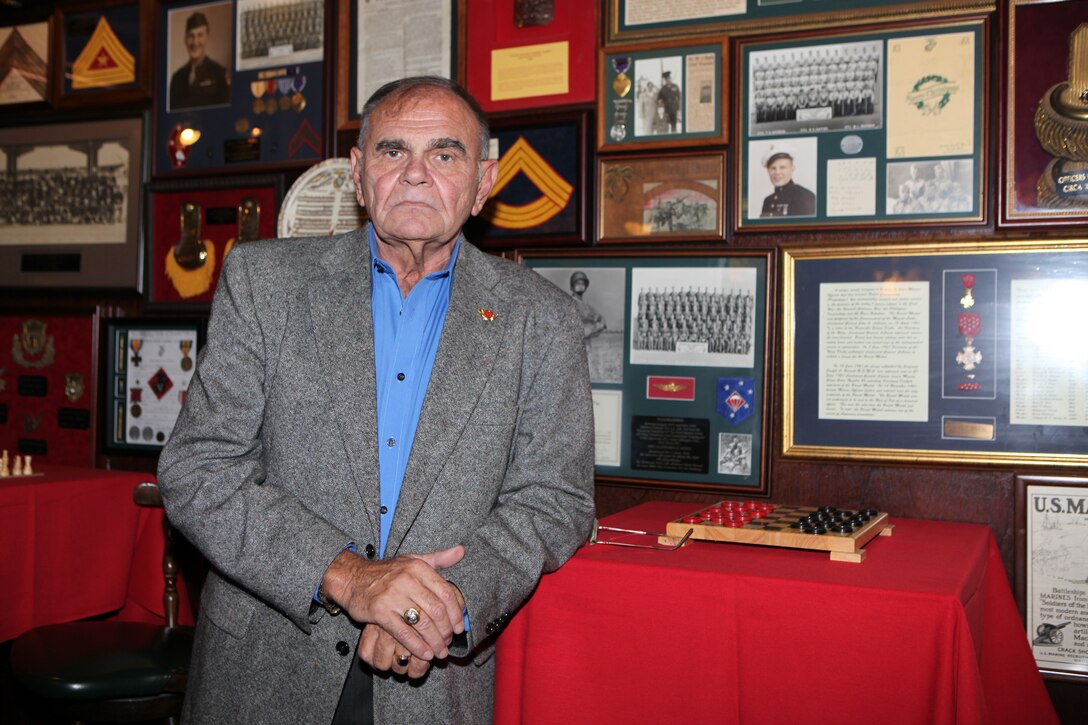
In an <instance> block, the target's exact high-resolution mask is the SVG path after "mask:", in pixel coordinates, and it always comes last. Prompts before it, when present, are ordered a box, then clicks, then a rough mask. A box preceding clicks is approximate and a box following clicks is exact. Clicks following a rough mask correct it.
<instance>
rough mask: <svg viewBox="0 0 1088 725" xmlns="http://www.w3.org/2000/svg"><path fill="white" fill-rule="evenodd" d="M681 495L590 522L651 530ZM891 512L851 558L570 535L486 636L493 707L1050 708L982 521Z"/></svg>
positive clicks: (568, 716) (802, 714)
mask: <svg viewBox="0 0 1088 725" xmlns="http://www.w3.org/2000/svg"><path fill="white" fill-rule="evenodd" d="M813 503H817V504H818V503H821V502H818V501H817V502H813ZM827 503H834V502H827ZM692 508H693V506H692V504H691V503H684V502H653V503H647V504H643V505H641V506H638V507H635V508H633V509H630V510H628V511H625V512H622V513H619V514H615V515H613V516H609V517H606V518H605V519H603V520H602V521H601V523H602V526H613V527H620V528H629V529H637V530H641V531H663V530H664V527H665V523H666V522H668V521H670V520H672V519H675V518H677V517H679V516H682V515H684V514H685V513H688V512H690V511H691V509H692ZM892 523H894V524H895V526H896V528H895V531H894V533H893V535H892V536H888V537H884V536H878V537H877V538H876V539H874V540H873V541H872V542H870V543H869V544H868V546H867V552H868V556H867V557H866V559H865V561H864V562H863V563H860V564H855V563H844V562H835V561H831V560H829V559H828V557H827V554H826V553H825V552H817V551H801V550H795V549H778V548H772V547H763V546H755V547H753V546H745V545H743V544H724V543H714V542H706V541H696V542H694V543H691V544H689V545H688V546H687V547H685V548H682V549H679V550H676V551H667V552H666V551H649V550H646V549H632V548H621V547H618V546H607V545H603V544H597V545H595V546H585V547H583V548H582V549H581V550H579V551H578V552H577V553H576V554H575V556H574V558H573V559H571V561H569V562H567V564H566V565H564V566H563V568H561V569H560V570H559V571H557V572H555V573H554V574H548V575H546V576H544V577H543V579H542V580H541V582H540V585H539V587H538V588H537V590H536V592H535V593H534V594H533V596H532V598H531V599H530V600H529V602H528V603H527V604H526V605H525V607H523V608H522V609H521V610H520V611H519V612H518V613H517V615H516V616H514V617H513V618H512V619H511V620H510V622H509V624H508V626H507V628H506V630H505V631H503V632H502V633H501V635H500V636H499V639H498V651H497V652H496V655H495V662H496V663H497V665H496V667H497V670H496V681H495V722H496V724H497V725H509V724H511V723H519V724H521V725H533V724H535V723H541V724H543V723H564V722H578V723H634V722H638V723H643V722H645V723H665V722H668V723H672V722H714V723H744V724H745V725H760V724H762V723H766V724H767V725H771V724H777V723H792V722H842V723H861V722H866V723H867V722H876V721H881V720H882V719H883V720H888V719H889V718H890V719H891V720H892V721H894V722H902V723H932V724H938V723H947V724H949V725H951V724H952V723H991V724H995V725H996V724H1002V723H1007V724H1008V725H1014V724H1016V725H1019V723H1028V722H1030V723H1039V724H1040V725H1042V724H1051V723H1053V724H1055V725H1056V723H1057V721H1058V720H1057V716H1056V715H1055V713H1054V708H1053V706H1052V705H1051V703H1050V699H1049V697H1048V696H1047V692H1046V688H1045V687H1044V685H1043V681H1042V679H1041V677H1040V676H1039V673H1038V671H1037V669H1036V667H1035V662H1034V659H1033V658H1032V655H1031V651H1030V649H1029V647H1028V640H1027V637H1026V635H1025V632H1024V627H1023V623H1022V622H1021V620H1020V618H1019V614H1018V613H1017V610H1016V605H1015V603H1014V601H1013V598H1012V593H1011V591H1010V589H1009V583H1008V578H1007V577H1006V574H1005V570H1004V568H1003V567H1002V564H1001V557H1000V555H999V553H998V550H997V545H996V542H995V541H994V537H993V534H992V533H991V531H990V529H989V528H988V527H986V526H979V525H975V524H954V523H945V522H937V521H918V520H905V519H894V517H893V520H892ZM616 536H617V534H615V533H608V536H607V538H609V539H611V538H615V537H616ZM620 536H622V534H620ZM605 538H606V536H605V534H603V533H602V534H601V535H600V537H599V540H603V539H605ZM638 539H642V541H641V542H640V541H638ZM647 540H648V541H649V542H651V543H652V542H654V541H656V538H654V537H648V536H641V537H630V536H628V537H627V538H626V539H625V541H627V542H630V543H646V542H647Z"/></svg>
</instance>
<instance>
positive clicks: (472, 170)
mask: <svg viewBox="0 0 1088 725" xmlns="http://www.w3.org/2000/svg"><path fill="white" fill-rule="evenodd" d="M477 129H478V125H477V123H476V118H475V116H473V114H472V112H471V111H470V110H469V108H468V107H467V106H465V104H464V102H462V101H461V99H459V98H457V97H456V96H454V95H453V94H451V93H449V92H447V91H444V90H441V89H436V88H426V87H425V88H422V89H417V90H415V91H410V92H409V94H408V95H406V96H400V97H394V98H392V99H389V100H387V101H386V102H385V103H383V104H382V105H380V106H379V107H378V108H377V110H375V111H374V113H373V115H372V116H371V117H370V123H369V127H368V129H367V137H366V139H365V140H364V146H363V148H361V149H360V148H353V149H352V150H351V168H352V175H353V177H354V180H355V196H356V198H357V199H358V200H359V203H360V204H361V205H362V206H364V207H366V209H367V211H368V212H369V214H370V218H371V221H372V222H373V224H374V229H375V231H376V232H377V235H378V237H379V238H380V239H382V240H383V241H386V242H405V243H406V242H413V241H415V242H448V241H451V240H453V239H454V238H455V237H456V236H457V234H458V232H459V231H460V230H461V226H462V225H463V224H464V223H465V220H467V219H468V218H469V216H470V215H473V214H476V213H478V212H479V211H480V209H481V208H482V207H483V205H484V202H486V201H487V197H488V194H489V193H490V192H491V187H492V185H493V184H494V183H495V173H496V163H497V162H495V161H493V160H492V161H483V162H481V161H479V158H480V149H479V148H478V142H477V139H478V133H477Z"/></svg>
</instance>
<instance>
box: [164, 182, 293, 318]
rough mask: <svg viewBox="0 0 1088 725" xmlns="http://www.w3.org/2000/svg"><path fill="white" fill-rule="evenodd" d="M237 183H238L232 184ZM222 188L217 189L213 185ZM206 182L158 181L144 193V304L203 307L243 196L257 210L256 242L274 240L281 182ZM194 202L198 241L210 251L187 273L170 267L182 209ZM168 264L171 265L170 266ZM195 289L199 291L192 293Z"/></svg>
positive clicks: (233, 236) (235, 229)
mask: <svg viewBox="0 0 1088 725" xmlns="http://www.w3.org/2000/svg"><path fill="white" fill-rule="evenodd" d="M236 183H237V182H236ZM217 186H218V187H220V188H216V187H217ZM222 187H223V184H222V182H220V183H214V182H210V181H204V182H200V183H198V182H191V181H183V182H159V183H156V184H152V185H151V187H150V190H149V193H148V209H149V212H148V219H149V220H150V234H149V238H150V240H151V254H150V255H149V258H148V270H147V279H148V301H149V302H152V303H171V304H174V305H179V306H180V305H185V304H186V303H197V304H205V305H206V304H207V303H209V302H211V300H212V297H213V296H214V294H215V287H216V284H218V282H219V274H220V272H221V271H222V269H223V261H224V259H225V257H226V254H225V252H226V251H227V250H228V249H229V248H232V247H233V245H234V244H235V243H236V240H237V239H238V233H239V225H238V219H239V218H240V213H239V211H238V205H239V204H240V203H241V202H242V201H243V200H244V199H246V198H252V199H253V200H255V201H256V202H257V204H258V206H259V209H260V212H259V214H260V221H259V224H258V231H259V235H258V237H257V238H259V239H271V238H273V237H275V236H276V218H277V215H278V213H279V202H280V198H281V196H282V193H281V187H282V180H281V179H280V178H279V177H272V178H270V179H269V180H268V181H267V184H262V185H257V184H254V185H252V186H237V185H236V186H233V187H228V188H222ZM187 202H192V203H194V204H196V205H198V206H199V207H200V241H201V242H203V244H204V247H205V249H206V250H207V252H208V258H207V260H206V261H205V265H204V266H202V267H201V268H199V269H196V270H186V269H182V268H180V267H179V266H178V265H177V264H173V263H172V262H173V249H174V246H175V245H177V244H178V243H179V242H180V241H181V235H182V225H181V215H182V206H183V205H184V204H185V203H187ZM168 262H170V263H168ZM194 290H202V291H200V292H195V293H194Z"/></svg>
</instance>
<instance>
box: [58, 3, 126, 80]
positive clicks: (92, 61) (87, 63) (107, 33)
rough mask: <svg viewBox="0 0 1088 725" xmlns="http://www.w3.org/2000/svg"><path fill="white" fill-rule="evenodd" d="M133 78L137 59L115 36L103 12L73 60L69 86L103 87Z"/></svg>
mask: <svg viewBox="0 0 1088 725" xmlns="http://www.w3.org/2000/svg"><path fill="white" fill-rule="evenodd" d="M135 80H136V59H135V58H133V56H132V53H130V52H128V49H127V48H125V46H124V45H123V44H122V43H121V41H120V40H118V39H117V36H116V35H115V34H114V32H113V28H111V27H110V24H109V23H108V22H106V18H105V16H103V17H101V18H99V19H98V26H97V27H96V28H95V29H94V34H93V35H91V39H90V40H88V41H87V45H85V46H84V47H83V51H82V52H81V53H80V54H79V56H78V57H77V58H76V60H75V62H74V63H72V88H73V89H82V88H106V87H108V86H119V85H122V84H124V83H132V82H134V81H135Z"/></svg>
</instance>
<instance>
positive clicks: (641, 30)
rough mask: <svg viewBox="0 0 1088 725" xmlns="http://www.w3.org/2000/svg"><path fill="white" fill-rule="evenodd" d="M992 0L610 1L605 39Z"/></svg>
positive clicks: (907, 13)
mask: <svg viewBox="0 0 1088 725" xmlns="http://www.w3.org/2000/svg"><path fill="white" fill-rule="evenodd" d="M993 8H994V2H993V0H913V1H911V0H820V2H804V1H803V0H719V2H716V3H707V2H705V1H704V0H671V1H670V2H662V1H661V0H607V5H606V12H607V14H608V17H607V20H606V30H605V42H606V44H607V45H612V44H614V43H628V42H632V41H638V40H649V39H660V38H673V37H679V36H689V37H690V36H692V35H718V34H721V33H729V34H731V35H750V34H753V33H768V32H772V31H782V30H797V29H799V28H809V29H811V28H826V27H834V26H839V27H841V26H847V25H858V24H861V23H870V22H876V21H892V22H896V21H902V20H911V19H917V18H920V17H935V16H949V15H956V14H963V13H964V12H968V11H971V10H993Z"/></svg>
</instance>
